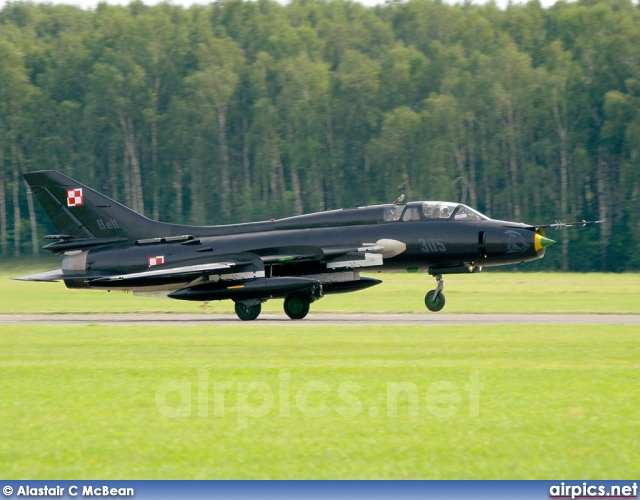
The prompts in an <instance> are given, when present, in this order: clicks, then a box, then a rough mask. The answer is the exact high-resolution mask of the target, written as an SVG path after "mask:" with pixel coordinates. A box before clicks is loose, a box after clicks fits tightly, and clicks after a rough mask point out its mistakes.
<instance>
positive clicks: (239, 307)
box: [235, 301, 262, 321]
mask: <svg viewBox="0 0 640 500" xmlns="http://www.w3.org/2000/svg"><path fill="white" fill-rule="evenodd" d="M235 309H236V315H237V316H238V318H240V319H241V320H242V321H253V320H254V319H256V318H257V317H258V316H260V311H262V304H261V303H260V302H258V303H257V304H254V305H247V304H246V303H245V302H240V301H238V302H236V304H235Z"/></svg>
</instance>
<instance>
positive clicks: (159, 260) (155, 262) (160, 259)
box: [149, 255, 164, 267]
mask: <svg viewBox="0 0 640 500" xmlns="http://www.w3.org/2000/svg"><path fill="white" fill-rule="evenodd" d="M160 264H164V255H156V256H155V257H149V267H153V266H159V265H160Z"/></svg>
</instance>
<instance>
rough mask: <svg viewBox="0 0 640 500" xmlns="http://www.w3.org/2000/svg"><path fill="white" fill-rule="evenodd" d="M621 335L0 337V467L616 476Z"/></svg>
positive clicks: (204, 332) (209, 473)
mask: <svg viewBox="0 0 640 500" xmlns="http://www.w3.org/2000/svg"><path fill="white" fill-rule="evenodd" d="M637 334H638V331H637V328H636V327H620V326H618V327H612V326H544V327H535V326H533V327H532V326H518V325H509V326H507V325H505V326H496V327H484V326H483V327H481V326H478V327H464V328H461V327H446V328H436V327H430V328H422V327H394V328H388V327H384V328H382V327H350V328H340V327H312V328H296V329H289V328H287V329H278V328H277V327H265V326H259V325H254V326H251V327H249V328H247V326H246V325H243V326H239V327H193V328H174V329H172V328H160V327H115V328H114V327H106V326H80V327H73V328H72V327H44V326H5V327H1V328H0V345H2V350H1V351H0V373H1V375H2V376H1V378H0V394H1V398H0V421H2V422H3V425H2V427H1V428H0V471H2V474H1V475H2V477H4V478H5V479H53V478H55V479H71V478H73V479H88V478H101V479H125V478H131V479H171V478H181V479H182V478H185V479H187V478H189V479H190V478H193V479H196V478H197V479H221V478H242V479H244V478H251V479H258V478H283V479H303V478H359V479H364V478H388V479H409V478H416V479H454V478H455V479H471V478H482V479H549V478H560V477H565V478H566V477H579V478H583V479H613V478H615V479H633V478H637V477H638V474H639V473H640V466H639V465H638V460H637V450H638V449H639V448H640V440H639V439H640V438H639V435H638V432H637V430H638V428H639V427H640V416H639V415H638V411H637V401H638V398H639V396H640V365H639V363H638V359H640V344H638V341H637ZM394 384H395V385H394ZM398 384H399V385H398ZM479 384H482V386H480V385H479ZM414 397H415V398H417V399H414ZM223 401H224V403H223Z"/></svg>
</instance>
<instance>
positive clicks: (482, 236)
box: [63, 202, 544, 289]
mask: <svg viewBox="0 0 640 500" xmlns="http://www.w3.org/2000/svg"><path fill="white" fill-rule="evenodd" d="M426 203H434V202H413V203H408V204H406V205H400V206H394V205H378V206H372V207H362V208H356V209H348V210H335V211H329V212H320V213H314V214H309V215H303V216H297V217H291V218H286V219H280V220H273V221H266V222H256V223H248V224H235V225H228V226H208V227H207V226H204V227H197V226H172V225H166V227H167V228H170V229H171V230H170V231H166V232H167V234H164V235H158V236H157V237H156V238H146V239H141V240H137V241H135V242H126V243H116V244H111V245H104V246H99V247H96V248H90V249H88V250H84V251H82V252H75V253H73V254H72V255H67V256H65V258H64V259H65V260H64V262H63V269H65V272H68V274H69V278H70V279H69V280H66V281H67V285H68V286H72V287H78V286H83V287H84V286H87V282H86V280H79V281H76V280H73V279H71V276H72V275H73V274H74V273H78V274H82V275H83V276H86V275H87V274H88V275H91V274H95V275H105V274H129V273H137V272H142V271H145V270H147V269H149V267H150V263H149V262H150V261H149V259H150V257H158V258H160V257H161V258H162V259H161V264H159V265H160V266H162V267H175V266H178V265H180V266H190V265H198V264H205V263H208V262H211V261H212V260H215V259H216V258H217V257H218V256H223V255H230V254H242V253H245V252H246V253H255V254H258V255H264V254H265V253H268V252H269V249H274V251H275V249H277V250H278V251H279V252H280V253H282V254H283V255H284V254H287V253H290V254H295V253H296V251H300V250H299V249H304V248H307V247H317V248H323V249H339V248H341V247H344V248H358V247H363V246H366V245H373V246H376V245H377V246H378V247H380V250H379V251H378V253H381V254H382V257H383V259H382V262H381V264H382V265H381V266H377V268H371V270H382V269H383V270H395V271H398V270H401V271H406V270H408V271H418V270H424V271H427V270H429V269H433V268H444V269H457V268H459V267H464V266H467V267H470V268H472V269H475V270H479V269H480V268H482V267H486V266H497V265H505V264H518V263H521V262H525V261H530V260H534V259H538V258H541V257H542V256H543V255H544V247H542V246H541V245H540V244H539V243H537V239H538V240H539V238H540V234H541V232H540V231H537V230H536V228H535V227H534V226H529V225H525V224H519V223H513V222H505V221H499V220H492V219H489V218H486V217H484V216H481V214H478V216H475V215H474V220H468V219H471V217H465V218H464V219H456V218H455V213H452V214H451V215H450V216H449V217H448V218H429V217H426V216H425V213H424V211H423V210H422V208H423V206H424V204H426ZM435 203H437V202H435ZM449 205H453V206H454V208H453V210H452V212H455V210H456V209H457V207H458V206H459V207H464V209H466V210H470V209H468V207H465V206H464V205H457V204H449ZM414 209H416V210H414ZM410 210H412V211H413V215H412V216H411V217H405V214H406V213H407V211H410ZM390 211H395V212H394V214H395V215H394V216H392V217H390V216H389V215H388V214H389V213H390ZM469 213H471V212H469ZM473 213H475V214H477V212H473ZM416 214H417V215H416ZM181 235H182V236H183V238H182V239H181V238H180V237H181ZM167 238H168V239H169V241H167ZM265 267H266V271H265V276H266V277H269V276H303V275H307V274H309V273H314V272H320V271H321V269H320V268H319V264H318V263H317V261H314V260H312V261H305V262H301V263H299V264H297V263H295V262H294V263H292V262H287V263H286V265H283V264H281V263H279V262H272V263H269V264H267V265H266V266H265ZM316 267H318V269H317V270H315V271H314V269H315V268H316ZM159 268H160V267H159ZM178 281H179V280H178ZM178 285H179V283H176V286H178ZM154 286H155V287H156V288H157V287H158V285H157V283H156V284H154ZM96 287H102V285H101V284H97V285H96ZM126 287H127V288H131V283H128V284H127V285H126ZM110 288H117V283H112V284H111V285H110ZM139 288H140V289H144V288H145V285H144V282H140V285H139ZM163 288H164V289H171V288H172V287H171V283H167V284H163Z"/></svg>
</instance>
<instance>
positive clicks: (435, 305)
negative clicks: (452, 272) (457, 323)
mask: <svg viewBox="0 0 640 500" xmlns="http://www.w3.org/2000/svg"><path fill="white" fill-rule="evenodd" d="M434 278H435V279H436V282H437V283H438V286H437V287H436V289H435V290H430V291H429V292H427V295H425V297H424V304H425V305H426V306H427V309H429V311H431V312H438V311H441V310H442V308H443V307H444V304H445V299H444V293H442V290H444V280H443V279H442V275H441V274H436V275H434Z"/></svg>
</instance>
